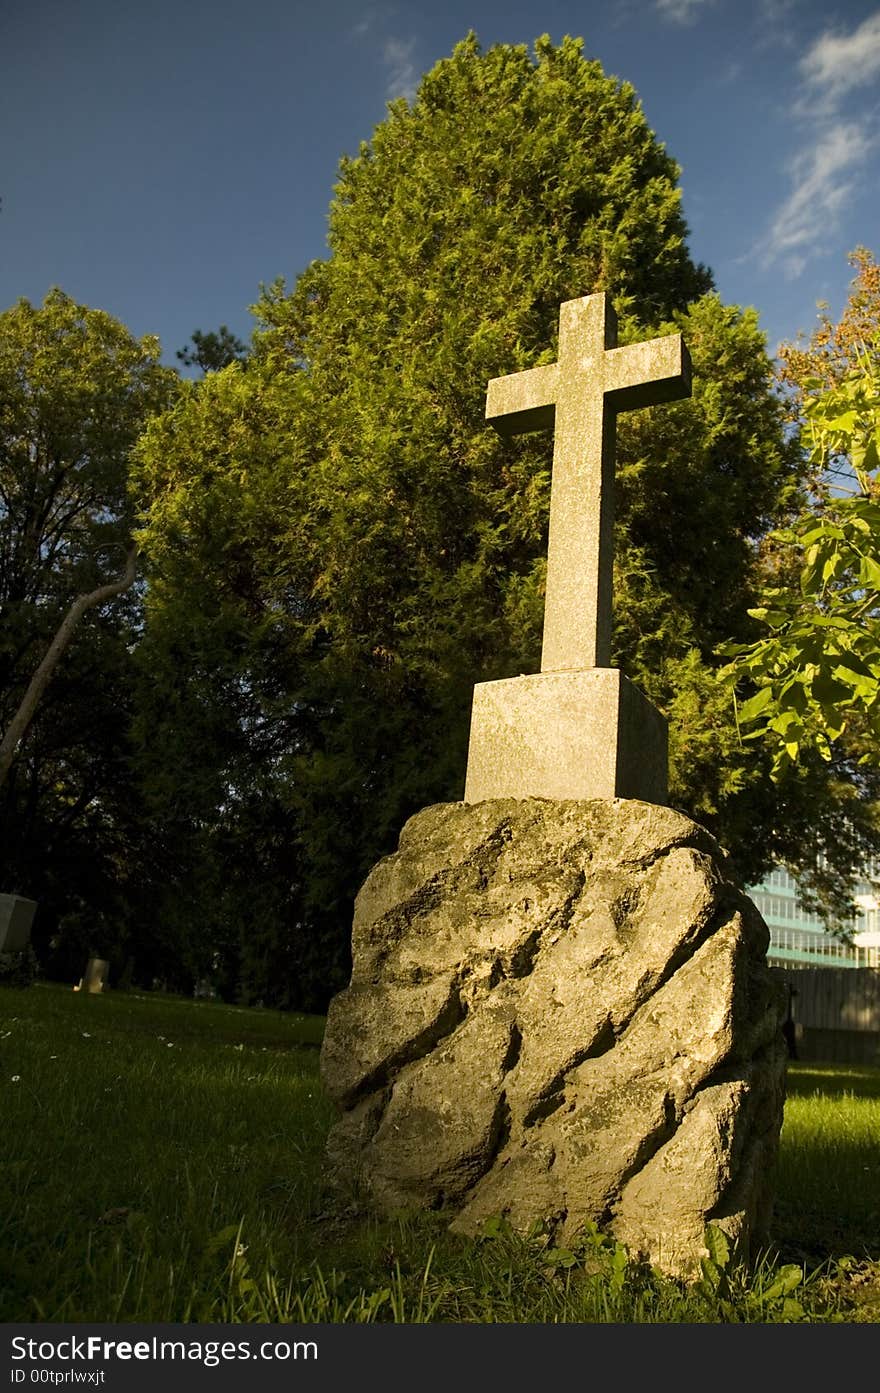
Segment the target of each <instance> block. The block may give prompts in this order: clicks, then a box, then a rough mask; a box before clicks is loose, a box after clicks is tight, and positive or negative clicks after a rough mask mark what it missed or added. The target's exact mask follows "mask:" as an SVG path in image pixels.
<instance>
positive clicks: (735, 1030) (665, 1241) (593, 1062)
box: [321, 799, 785, 1275]
mask: <svg viewBox="0 0 880 1393" xmlns="http://www.w3.org/2000/svg"><path fill="white" fill-rule="evenodd" d="M767 942H768V935H767V929H766V927H765V925H764V923H763V920H762V919H761V917H760V915H759V914H758V912H757V910H756V909H755V907H754V906H753V905H752V903H751V901H750V900H749V899H748V898H747V897H746V896H745V895H743V894H742V893H741V892H740V891H739V890H738V889H737V888H736V887H735V886H734V885H733V884H732V883H731V882H730V881H729V879H727V877H726V873H725V857H724V854H723V853H722V852H721V850H720V849H719V847H718V845H717V844H716V843H715V842H714V841H713V839H712V838H711V837H710V836H709V835H708V833H707V832H705V831H704V830H703V829H702V828H700V827H699V826H697V825H696V824H695V823H693V822H691V821H690V820H689V819H687V818H685V817H683V816H682V815H681V814H679V813H676V812H674V811H673V810H672V809H669V808H661V807H657V806H655V805H652V804H648V803H641V802H636V801H632V800H624V799H613V800H596V801H552V800H543V799H522V800H515V799H499V800H491V801H487V802H482V803H477V804H473V805H467V804H463V803H451V804H440V805H437V806H435V807H431V808H427V809H425V810H424V811H423V812H421V813H419V814H418V815H417V816H416V817H414V818H412V819H411V820H410V821H409V822H408V823H407V824H406V826H405V827H404V829H403V832H402V833H401V837H400V845H399V849H398V851H397V852H396V853H395V854H394V855H393V856H389V857H387V858H386V859H385V860H383V861H381V862H380V863H379V864H378V865H377V866H376V867H375V868H374V869H373V871H372V872H371V874H370V875H369V877H368V878H367V880H366V882H365V884H364V886H363V888H362V890H361V893H360V895H359V896H358V900H357V904H356V906H355V916H354V929H353V936H352V953H353V970H352V978H351V985H350V986H349V987H348V988H347V989H346V990H345V991H343V992H341V993H340V994H339V995H338V996H337V997H336V998H335V999H334V1001H333V1002H332V1003H331V1006H330V1011H329V1014H328V1019H327V1029H326V1034H325V1039H324V1045H323V1048H322V1053H321V1072H322V1078H323V1082H324V1085H325V1087H326V1089H327V1091H328V1092H329V1094H330V1095H331V1097H332V1098H333V1099H334V1100H335V1101H336V1103H337V1105H338V1106H339V1108H340V1112H341V1116H340V1119H339V1121H338V1122H337V1123H336V1125H335V1126H334V1128H333V1129H332V1131H331V1133H330V1137H329V1141H328V1151H329V1155H330V1160H331V1164H332V1168H333V1174H334V1176H335V1178H336V1180H337V1182H338V1183H339V1184H340V1185H351V1184H353V1183H354V1184H357V1185H359V1186H360V1187H361V1188H362V1190H363V1191H364V1192H365V1193H366V1194H367V1195H368V1196H369V1198H370V1201H371V1203H372V1204H373V1205H374V1207H375V1208H376V1209H378V1210H379V1211H381V1212H383V1213H386V1214H391V1213H394V1212H397V1211H401V1210H406V1209H413V1208H435V1209H438V1208H442V1209H445V1210H447V1211H448V1212H449V1215H450V1221H451V1225H452V1227H453V1228H455V1229H457V1230H459V1231H461V1232H465V1233H476V1232H479V1230H480V1228H481V1227H482V1225H483V1223H484V1222H485V1220H486V1219H488V1218H490V1217H492V1216H494V1215H501V1214H503V1215H506V1216H507V1217H508V1218H509V1219H510V1221H511V1222H512V1223H513V1224H514V1226H516V1227H519V1228H521V1229H525V1228H527V1227H528V1226H530V1225H531V1224H532V1223H533V1222H534V1221H535V1220H544V1221H546V1222H548V1223H549V1224H550V1225H551V1226H552V1228H553V1230H554V1232H555V1234H556V1236H557V1238H559V1239H562V1240H571V1239H573V1238H574V1236H575V1234H576V1232H577V1230H578V1228H579V1227H580V1226H581V1225H582V1224H584V1223H585V1222H586V1221H588V1220H592V1221H594V1222H597V1223H599V1224H601V1225H603V1226H605V1227H607V1228H608V1229H609V1230H610V1231H611V1232H612V1233H614V1234H615V1235H616V1236H617V1237H619V1238H620V1240H621V1241H623V1242H625V1243H626V1244H627V1245H628V1246H629V1247H630V1248H631V1249H632V1250H633V1251H639V1252H642V1253H643V1254H645V1256H647V1257H648V1258H649V1259H650V1260H651V1261H652V1262H654V1263H655V1264H656V1265H657V1266H659V1267H661V1268H662V1269H663V1270H665V1271H668V1272H671V1273H675V1274H681V1275H686V1274H688V1273H689V1272H690V1271H692V1270H693V1268H694V1267H695V1266H696V1264H697V1263H698V1260H699V1257H700V1255H701V1253H702V1252H703V1251H704V1249H703V1234H704V1230H705V1226H706V1223H707V1222H713V1221H714V1222H717V1223H718V1224H720V1225H721V1226H722V1227H723V1228H724V1229H725V1230H726V1232H727V1233H728V1234H729V1235H730V1237H731V1238H732V1239H733V1240H734V1241H735V1242H737V1243H738V1244H739V1246H740V1249H741V1251H742V1252H743V1253H744V1255H748V1252H749V1249H750V1247H751V1248H752V1250H754V1248H755V1247H756V1246H759V1245H761V1244H762V1243H764V1242H765V1241H766V1238H767V1226H768V1222H769V1214H770V1205H771V1200H772V1193H771V1189H770V1187H771V1185H772V1171H773V1162H774V1159H775V1154H776V1148H777V1143H778V1137H779V1130H780V1127H781V1123H782V1103H783V1087H784V1069H785V1053H784V1048H783V1043H782V1038H781V1033H780V1022H781V1016H782V1000H781V996H782V993H781V990H780V988H779V987H778V985H777V984H776V983H775V982H774V980H773V979H772V977H771V974H770V972H769V970H768V968H767V966H766V949H767Z"/></svg>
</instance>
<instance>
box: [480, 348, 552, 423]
mask: <svg viewBox="0 0 880 1393" xmlns="http://www.w3.org/2000/svg"><path fill="white" fill-rule="evenodd" d="M558 376H559V369H558V364H557V363H551V364H550V365H549V366H547V367H543V368H528V369H527V370H526V371H525V372H515V373H511V374H510V375H509V376H508V377H493V378H492V379H491V381H490V382H489V386H488V389H487V391H486V420H487V421H488V422H489V423H490V425H493V426H494V427H495V429H496V430H497V432H498V434H499V435H520V434H522V433H523V432H524V431H532V430H545V429H547V428H548V427H551V426H552V425H553V423H554V418H555V415H556V390H557V381H558Z"/></svg>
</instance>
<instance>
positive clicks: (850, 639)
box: [720, 247, 880, 929]
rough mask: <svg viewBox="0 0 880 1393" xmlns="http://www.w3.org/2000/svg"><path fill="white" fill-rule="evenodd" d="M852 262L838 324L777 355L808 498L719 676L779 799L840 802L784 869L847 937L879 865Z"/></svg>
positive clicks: (870, 595)
mask: <svg viewBox="0 0 880 1393" xmlns="http://www.w3.org/2000/svg"><path fill="white" fill-rule="evenodd" d="M850 262H851V264H852V265H853V266H854V267H855V270H856V274H855V277H854V279H853V282H852V285H851V288H850V295H849V298H848V300H847V303H846V305H845V307H844V310H843V313H842V314H841V317H840V320H839V321H838V323H836V324H835V323H833V322H832V320H831V319H830V318H829V316H828V314H827V311H826V312H823V313H822V315H821V316H820V321H819V325H818V327H817V328H816V329H815V330H814V332H813V334H812V335H811V338H810V340H809V342H808V343H806V344H805V343H804V342H803V341H802V340H801V341H798V342H796V343H793V344H787V345H783V346H782V348H781V350H780V367H779V377H780V381H781V384H782V386H783V388H784V389H785V393H786V398H785V400H786V411H787V415H788V417H789V419H790V420H791V421H792V422H793V423H794V424H795V426H796V428H797V433H798V437H799V439H800V441H801V443H802V446H803V450H804V454H805V473H806V476H807V478H808V480H809V485H810V487H809V492H808V494H806V495H805V497H804V500H803V504H802V506H801V508H800V509H799V510H798V511H797V512H796V514H795V515H794V517H793V518H792V519H790V525H789V526H787V527H785V528H781V529H775V530H773V531H771V532H770V533H769V534H768V535H767V536H766V537H765V538H764V539H763V540H762V544H761V554H760V558H759V560H760V564H761V569H762V575H763V584H762V587H761V592H760V594H759V596H758V600H757V603H756V604H755V605H754V606H753V607H752V608H751V609H750V614H751V616H752V618H753V620H754V621H755V631H754V632H753V633H752V634H751V635H749V641H748V642H744V643H739V644H736V643H733V644H729V645H727V646H726V648H725V649H724V650H722V651H726V653H727V655H728V656H730V657H732V661H731V662H730V663H729V664H728V665H727V666H726V668H725V669H723V671H722V672H721V674H720V676H721V679H722V684H727V686H728V691H729V689H730V687H731V686H732V687H734V688H735V689H738V690H739V693H740V694H741V698H742V699H741V701H740V704H739V706H738V724H739V726H740V728H741V731H742V734H743V735H744V736H745V738H746V739H747V740H748V741H750V742H751V743H752V745H753V747H754V746H758V747H760V748H761V750H762V753H763V754H764V755H765V757H766V756H767V754H768V753H769V757H770V758H771V759H772V767H771V776H772V778H773V780H774V782H775V784H776V786H777V788H778V789H779V790H780V791H781V790H782V789H784V787H785V786H786V785H791V786H795V787H796V786H797V781H798V780H799V779H806V780H808V781H810V780H812V781H813V782H814V783H815V782H816V781H817V780H818V781H819V783H820V785H821V788H820V793H821V791H822V789H826V790H830V791H831V797H830V798H829V797H828V796H821V797H819V798H818V799H813V800H810V803H809V807H810V813H811V821H810V825H809V827H807V828H805V832H806V833H807V835H806V836H805V838H804V841H803V844H802V845H801V846H800V847H798V846H795V847H794V848H791V847H787V848H784V849H783V853H782V855H781V856H780V859H784V860H786V861H787V862H788V863H789V864H790V865H791V867H792V869H793V870H794V871H795V872H796V873H797V874H798V878H799V880H800V882H801V886H802V889H803V890H804V892H805V896H806V898H807V900H808V902H811V903H813V904H815V905H817V906H818V907H819V908H821V909H822V910H824V912H825V913H826V915H827V917H828V919H829V922H830V923H832V924H834V925H835V926H837V927H839V928H843V929H845V928H847V926H848V924H849V923H850V922H851V916H852V910H853V905H852V899H851V895H852V877H853V874H854V873H855V872H860V873H861V872H863V869H864V865H865V863H866V861H867V860H869V859H870V858H871V857H876V856H877V855H878V854H880V819H878V817H877V810H878V807H880V757H878V742H877V737H878V733H880V723H878V705H877V702H878V689H877V673H878V662H880V653H878V632H880V631H878V609H877V593H878V579H880V554H878V550H877V540H876V539H877V525H878V521H880V513H878V508H877V492H878V431H880V375H878V374H880V266H878V265H877V262H876V259H875V258H874V256H873V255H872V254H871V252H869V251H868V250H867V249H866V248H865V247H859V248H857V249H856V250H855V251H854V252H853V253H852V255H851V256H850ZM823 308H824V307H823ZM835 801H836V803H837V807H838V815H837V816H832V817H829V809H830V808H832V807H833V806H834V803H835ZM794 821H795V823H796V821H797V819H796V818H795V819H794Z"/></svg>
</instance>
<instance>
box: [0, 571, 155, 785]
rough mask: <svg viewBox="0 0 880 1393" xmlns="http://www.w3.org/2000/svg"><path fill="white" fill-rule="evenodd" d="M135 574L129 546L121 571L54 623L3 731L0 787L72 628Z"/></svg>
mask: <svg viewBox="0 0 880 1393" xmlns="http://www.w3.org/2000/svg"><path fill="white" fill-rule="evenodd" d="M136 575H137V547H132V548H131V551H130V552H129V553H128V556H127V557H126V562H125V570H124V571H123V573H122V575H121V576H119V577H118V579H116V580H113V581H109V582H108V583H107V584H106V585H99V586H98V588H97V590H90V591H88V593H87V594H85V595H77V597H76V599H75V600H74V601H73V604H72V605H71V606H70V609H69V610H68V611H67V614H66V615H65V616H64V618H63V619H62V621H61V623H60V625H59V626H58V631H57V633H56V634H55V637H54V638H53V640H52V642H51V643H50V644H49V647H48V649H47V650H46V655H45V657H44V658H43V661H42V662H41V663H40V666H39V667H38V668H37V670H36V672H35V673H34V675H33V677H32V678H31V680H30V683H29V685H28V689H27V691H26V692H25V694H24V696H23V697H22V699H21V704H20V705H19V708H18V710H17V711H16V713H15V715H14V716H13V718H12V720H11V721H10V723H9V728H8V729H7V731H6V734H5V735H4V736H3V739H2V741H0V788H2V787H3V784H4V783H5V782H6V776H7V775H8V773H9V770H10V768H11V766H12V761H13V759H14V758H15V754H16V751H17V749H18V747H19V745H20V744H21V741H22V739H23V738H24V735H25V732H26V731H27V728H28V726H29V725H30V723H31V720H32V719H33V715H34V711H35V710H36V708H37V704H38V702H39V700H40V697H41V696H42V695H43V693H44V691H45V690H46V687H47V686H48V684H49V681H50V679H51V677H52V674H53V673H54V671H55V669H56V667H57V666H58V663H59V661H60V659H61V657H62V655H63V654H64V651H65V649H66V648H67V645H68V644H69V643H70V640H71V639H72V638H73V634H74V631H75V629H76V627H77V625H78V624H79V622H80V620H81V619H82V617H83V615H84V614H85V613H86V611H87V610H89V609H93V608H94V607H95V605H101V604H104V603H105V601H107V600H112V599H114V597H115V596H116V595H121V594H122V593H123V591H125V590H128V589H129V588H130V587H131V586H132V585H133V584H134V580H135V576H136Z"/></svg>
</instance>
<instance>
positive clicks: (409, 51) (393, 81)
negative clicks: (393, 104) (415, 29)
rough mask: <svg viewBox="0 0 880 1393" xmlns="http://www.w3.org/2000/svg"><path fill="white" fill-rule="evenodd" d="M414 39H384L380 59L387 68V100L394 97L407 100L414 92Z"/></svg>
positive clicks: (416, 74) (415, 72)
mask: <svg viewBox="0 0 880 1393" xmlns="http://www.w3.org/2000/svg"><path fill="white" fill-rule="evenodd" d="M415 47H416V41H415V39H394V38H391V39H386V40H385V44H384V46H383V49H382V61H383V62H384V64H385V66H386V67H387V69H388V85H387V87H386V89H385V95H386V96H387V97H388V99H389V101H392V100H393V99H394V98H395V97H406V98H408V99H409V100H412V98H413V97H414V96H415V94H416V87H417V86H418V76H419V75H418V71H417V69H416V65H415V63H414V62H413V55H414V53H415Z"/></svg>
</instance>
